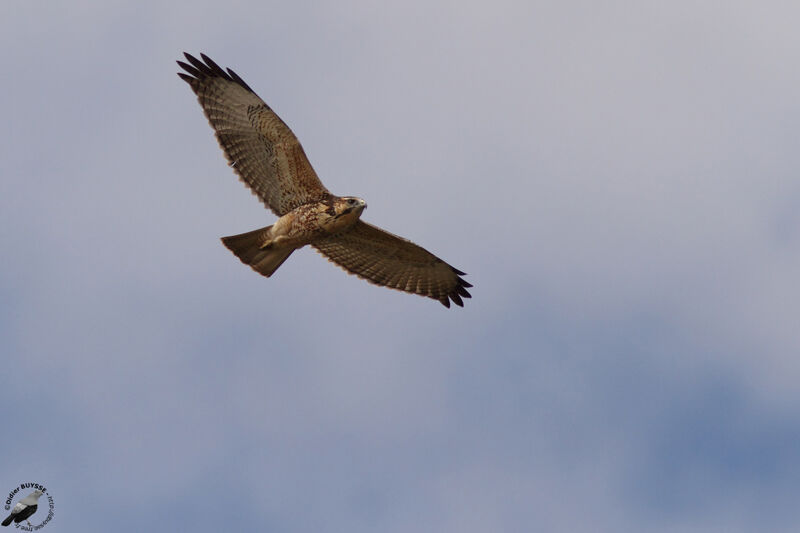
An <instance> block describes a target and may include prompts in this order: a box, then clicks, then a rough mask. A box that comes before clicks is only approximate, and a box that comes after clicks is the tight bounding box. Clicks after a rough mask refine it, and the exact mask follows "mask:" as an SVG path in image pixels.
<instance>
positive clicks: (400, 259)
mask: <svg viewBox="0 0 800 533" xmlns="http://www.w3.org/2000/svg"><path fill="white" fill-rule="evenodd" d="M311 244H312V246H314V248H316V249H317V251H319V252H320V253H321V254H322V255H324V256H325V257H327V258H328V259H329V260H330V261H332V262H333V263H336V264H337V265H339V266H340V267H342V268H343V269H344V270H346V271H347V272H349V273H351V274H355V275H357V276H358V277H360V278H363V279H365V280H367V281H369V282H370V283H374V284H376V285H381V286H384V287H389V288H391V289H397V290H400V291H405V292H410V293H413V294H419V295H420V296H427V297H428V298H433V299H434V300H439V302H441V303H442V305H444V306H445V307H450V300H452V301H453V302H455V303H456V305H459V306H462V307H463V305H464V302H463V300H462V298H471V295H470V294H469V292H467V288H468V287H472V285H470V284H469V283H467V282H466V281H464V280H463V279H462V278H461V276H463V275H464V273H463V272H461V271H460V270H457V269H455V268H453V267H451V266H450V265H448V264H447V263H445V262H444V261H442V260H441V259H439V258H438V257H436V256H435V255H433V254H432V253H430V252H429V251H427V250H425V249H424V248H422V247H421V246H417V245H416V244H414V243H413V242H411V241H408V240H406V239H403V238H402V237H398V236H397V235H392V234H391V233H389V232H388V231H384V230H382V229H380V228H378V227H375V226H373V225H371V224H367V223H366V222H363V221H360V220H359V221H358V222H357V223H356V225H355V226H354V227H353V228H352V229H351V230H349V231H345V232H343V233H339V234H336V235H332V236H330V237H326V238H324V239H320V240H317V241H314V242H313V243H311Z"/></svg>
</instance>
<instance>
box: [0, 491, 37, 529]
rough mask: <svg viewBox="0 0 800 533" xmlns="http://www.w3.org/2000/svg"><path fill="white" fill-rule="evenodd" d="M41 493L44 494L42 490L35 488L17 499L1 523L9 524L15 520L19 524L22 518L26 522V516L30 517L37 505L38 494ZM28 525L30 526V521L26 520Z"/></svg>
mask: <svg viewBox="0 0 800 533" xmlns="http://www.w3.org/2000/svg"><path fill="white" fill-rule="evenodd" d="M42 494H44V492H42V491H40V490H38V489H37V490H35V491H33V492H31V493H30V494H28V495H27V496H25V497H24V498H22V499H21V500H20V501H18V502H17V505H15V506H14V508H13V509H11V514H10V515H8V517H7V518H6V519H5V520H3V525H4V526H9V525H11V522H16V523H17V524H19V523H20V522H22V521H23V520H25V521H26V522H27V521H28V518H30V517H31V515H32V514H33V513H35V512H36V509H37V508H38V507H39V496H41V495H42ZM28 525H29V526H30V525H31V523H30V522H28Z"/></svg>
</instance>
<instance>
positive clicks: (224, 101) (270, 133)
mask: <svg viewBox="0 0 800 533" xmlns="http://www.w3.org/2000/svg"><path fill="white" fill-rule="evenodd" d="M184 55H185V56H186V59H187V60H188V61H189V63H190V64H187V63H184V62H183V61H178V65H180V66H181V68H183V70H185V71H186V72H187V73H188V74H184V73H183V72H179V73H178V76H180V77H181V79H183V80H184V81H185V82H186V83H188V84H189V86H190V87H191V88H192V90H193V91H194V92H195V94H197V100H198V101H199V102H200V106H201V107H202V108H203V112H204V113H205V115H206V118H208V122H209V124H211V127H212V128H214V132H215V134H216V137H217V140H218V141H219V145H220V147H222V150H223V152H225V156H226V157H227V158H228V163H229V164H230V165H231V166H232V167H233V169H234V170H235V171H236V173H237V174H238V175H239V176H240V177H241V179H242V181H244V182H245V184H247V186H248V187H250V189H251V190H252V191H253V193H255V194H256V195H257V196H258V197H259V198H261V200H262V201H263V202H264V204H266V206H267V207H269V208H270V209H272V211H273V212H274V213H275V214H276V215H278V216H281V215H285V214H286V213H288V212H289V211H291V210H292V209H294V208H296V207H298V206H300V205H303V204H306V203H310V202H316V201H320V200H322V199H324V198H325V197H326V196H327V195H328V194H329V193H328V190H327V189H326V188H325V186H324V185H322V182H320V180H319V178H318V177H317V174H316V172H314V169H313V168H312V167H311V163H309V161H308V158H307V157H306V154H305V152H304V151H303V147H302V146H300V141H298V140H297V137H296V136H295V135H294V133H292V130H290V129H289V126H287V125H286V124H285V123H284V122H283V121H282V120H281V119H280V117H279V116H278V115H276V114H275V112H274V111H273V110H272V109H270V107H269V106H268V105H267V104H266V103H265V102H264V101H263V100H262V99H261V98H259V97H258V95H257V94H256V93H255V92H253V90H252V89H251V88H250V87H249V86H248V85H247V84H246V83H245V82H244V81H243V80H242V78H240V77H239V76H238V75H237V74H236V73H235V72H233V71H232V70H231V69H228V70H227V72H226V71H225V70H223V69H222V68H221V67H220V66H219V65H217V64H216V63H214V61H212V60H211V59H209V58H208V57H207V56H206V55H205V54H200V57H201V58H202V59H203V61H200V60H199V59H197V58H195V57H193V56H191V55H189V54H184Z"/></svg>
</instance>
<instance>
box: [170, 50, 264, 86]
mask: <svg viewBox="0 0 800 533" xmlns="http://www.w3.org/2000/svg"><path fill="white" fill-rule="evenodd" d="M183 56H184V57H185V58H186V61H188V64H187V63H184V62H183V61H177V63H178V65H179V66H180V67H181V68H182V69H183V70H185V71H186V72H187V73H188V74H189V76H191V77H193V79H194V80H195V81H194V82H192V81H189V80H188V79H187V77H188V76H187V75H186V74H183V73H178V75H179V76H180V77H181V79H183V80H184V81H186V82H187V83H189V84H190V85H192V86H193V87H194V84H195V83H196V82H199V81H203V80H205V79H208V78H221V79H223V80H227V81H230V82H233V83H236V84H237V85H240V86H241V87H243V88H244V89H247V90H248V91H250V92H251V93H253V94H255V91H254V90H253V89H251V88H250V86H249V85H247V84H246V83H245V82H244V80H243V79H242V78H241V77H240V76H239V75H237V74H236V73H235V72H233V71H232V70H231V69H228V71H227V72H226V71H225V70H224V69H223V68H222V67H220V66H219V65H218V64H217V63H216V62H214V60H213V59H211V58H210V57H208V56H207V55H206V54H204V53H202V52H201V53H200V59H197V58H196V57H194V56H193V55H192V54H190V53H189V52H184V53H183Z"/></svg>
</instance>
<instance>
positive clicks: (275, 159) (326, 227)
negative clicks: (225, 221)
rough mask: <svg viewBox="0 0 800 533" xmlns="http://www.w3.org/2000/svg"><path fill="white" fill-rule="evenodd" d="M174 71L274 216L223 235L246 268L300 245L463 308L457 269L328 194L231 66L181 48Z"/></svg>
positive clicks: (360, 206) (262, 265)
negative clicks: (255, 226) (271, 220)
mask: <svg viewBox="0 0 800 533" xmlns="http://www.w3.org/2000/svg"><path fill="white" fill-rule="evenodd" d="M184 55H185V56H186V60H187V61H188V63H185V62H183V61H178V65H180V66H181V68H183V70H184V71H185V72H179V73H178V76H180V77H181V78H182V79H183V80H184V81H185V82H186V83H188V84H189V86H190V87H191V88H192V91H194V93H195V94H196V95H197V100H198V102H200V106H201V107H202V108H203V112H204V113H205V115H206V117H207V118H208V122H209V123H210V124H211V127H212V128H213V129H214V132H215V134H216V137H217V140H218V141H219V144H220V146H221V147H222V151H223V152H224V153H225V156H226V157H227V158H228V163H229V164H230V165H231V166H232V167H233V169H234V170H235V171H236V173H237V174H238V175H239V177H240V178H241V179H242V181H244V183H245V184H246V185H247V186H248V187H250V189H251V190H252V191H253V193H255V194H256V195H257V196H258V197H259V198H260V199H261V201H262V202H264V204H265V205H266V206H267V207H268V208H269V209H271V210H272V212H273V213H275V214H276V215H278V216H279V217H280V218H278V220H277V221H276V222H275V224H273V225H271V226H267V227H265V228H261V229H257V230H255V231H250V232H248V233H243V234H241V235H233V236H230V237H223V238H222V242H223V244H224V245H225V246H226V247H228V249H230V250H231V251H232V252H233V253H234V254H235V255H236V256H237V257H238V258H239V259H240V260H241V261H242V262H243V263H245V264H247V265H249V266H250V267H251V268H252V269H253V270H255V271H256V272H259V273H261V274H263V275H264V276H267V277H269V276H271V275H272V274H273V273H274V272H275V270H277V269H278V267H279V266H281V264H283V262H284V261H285V260H286V259H287V258H288V257H289V255H291V253H292V252H293V251H294V250H296V249H298V248H301V247H303V246H305V245H307V244H310V245H311V246H313V247H314V248H316V249H317V251H319V252H320V253H321V254H322V255H324V256H325V257H327V258H328V259H329V260H330V261H332V262H333V263H335V264H337V265H339V266H340V267H341V268H343V269H344V270H346V271H347V272H349V273H351V274H355V275H357V276H358V277H360V278H363V279H365V280H367V281H369V282H371V283H374V284H376V285H381V286H384V287H389V288H392V289H398V290H401V291H405V292H409V293H413V294H419V295H420V296H427V297H429V298H433V299H434V300H438V301H439V302H441V303H442V305H444V306H445V307H450V301H451V300H452V301H453V302H455V304H456V305H459V306H463V305H464V303H463V298H470V297H471V296H470V294H469V292H467V288H468V287H471V286H472V285H470V284H469V283H467V282H466V281H464V279H462V278H461V276H463V275H464V273H463V272H461V271H460V270H457V269H455V268H453V267H452V266H450V265H448V264H447V263H445V262H444V261H442V260H441V259H439V258H438V257H436V256H435V255H433V254H432V253H430V252H428V251H427V250H425V249H424V248H422V247H421V246H417V245H416V244H414V243H413V242H411V241H408V240H406V239H403V238H402V237H398V236H396V235H392V234H391V233H389V232H387V231H384V230H382V229H380V228H378V227H376V226H373V225H371V224H367V223H366V222H364V221H362V220H361V218H360V217H361V213H362V212H363V210H364V208H365V207H366V206H367V204H366V202H364V200H362V199H360V198H357V197H353V196H335V195H333V194H331V193H330V192H329V191H328V189H326V188H325V186H324V185H323V184H322V182H321V181H320V180H319V178H318V177H317V174H316V172H314V169H313V168H312V167H311V163H309V161H308V157H306V154H305V152H304V151H303V147H302V146H301V145H300V141H298V140H297V137H295V135H294V133H292V130H290V129H289V127H288V126H287V125H286V124H285V123H284V122H283V121H282V120H281V119H280V117H278V115H277V114H275V112H274V111H273V110H272V109H271V108H270V107H269V106H268V105H267V104H266V103H265V102H264V101H263V100H262V99H261V98H259V97H258V95H257V94H256V93H255V92H254V91H253V90H252V89H251V88H250V87H249V86H248V85H247V84H246V83H245V82H244V80H242V78H240V77H239V76H238V75H237V74H236V73H235V72H233V71H232V70H231V69H227V70H223V69H222V68H221V67H220V66H219V65H217V64H216V63H214V61H212V60H211V59H209V58H208V57H207V56H206V55H205V54H200V58H201V59H202V60H200V59H197V58H195V57H193V56H191V55H190V54H186V53H185V54H184Z"/></svg>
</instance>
